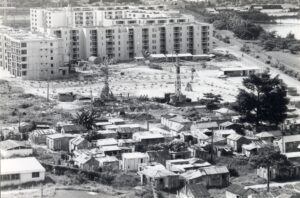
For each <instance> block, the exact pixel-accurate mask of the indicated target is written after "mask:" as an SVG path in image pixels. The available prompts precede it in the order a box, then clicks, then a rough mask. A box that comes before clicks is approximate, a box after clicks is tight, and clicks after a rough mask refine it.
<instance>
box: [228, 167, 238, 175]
mask: <svg viewBox="0 0 300 198" xmlns="http://www.w3.org/2000/svg"><path fill="white" fill-rule="evenodd" d="M229 174H230V176H231V177H238V176H239V172H238V171H237V170H236V169H234V168H229Z"/></svg>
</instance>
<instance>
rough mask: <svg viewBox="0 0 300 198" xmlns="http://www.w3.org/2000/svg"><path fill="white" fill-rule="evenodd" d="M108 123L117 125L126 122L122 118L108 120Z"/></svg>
mask: <svg viewBox="0 0 300 198" xmlns="http://www.w3.org/2000/svg"><path fill="white" fill-rule="evenodd" d="M108 122H110V123H112V124H115V123H124V122H125V121H124V120H123V119H122V118H111V119H108Z"/></svg>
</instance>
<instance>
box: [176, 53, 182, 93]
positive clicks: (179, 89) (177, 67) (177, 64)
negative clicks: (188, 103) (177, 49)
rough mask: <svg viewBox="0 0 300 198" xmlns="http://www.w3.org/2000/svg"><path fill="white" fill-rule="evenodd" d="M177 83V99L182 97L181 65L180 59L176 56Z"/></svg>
mask: <svg viewBox="0 0 300 198" xmlns="http://www.w3.org/2000/svg"><path fill="white" fill-rule="evenodd" d="M175 66H176V81H175V95H176V96H177V97H179V96H181V78H180V65H179V58H178V55H177V54H176V65H175Z"/></svg>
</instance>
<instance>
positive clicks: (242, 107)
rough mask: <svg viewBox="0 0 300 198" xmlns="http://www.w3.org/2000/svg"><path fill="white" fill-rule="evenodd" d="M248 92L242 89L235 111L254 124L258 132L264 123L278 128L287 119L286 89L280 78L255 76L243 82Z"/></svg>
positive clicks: (266, 74)
mask: <svg viewBox="0 0 300 198" xmlns="http://www.w3.org/2000/svg"><path fill="white" fill-rule="evenodd" d="M243 85H244V86H245V88H246V89H247V90H244V89H241V90H240V93H239V94H238V96H237V100H236V106H235V109H236V110H237V111H238V112H239V113H241V114H242V115H243V118H242V120H243V121H246V122H249V123H254V124H255V127H256V131H258V129H259V126H260V125H261V124H262V123H263V122H264V123H266V124H269V125H273V126H278V125H279V124H280V123H282V122H283V121H284V119H285V118H286V117H287V114H286V112H287V104H288V99H287V97H286V87H285V85H283V83H282V81H281V80H280V79H279V78H278V76H276V77H274V78H271V77H270V74H269V73H267V72H265V73H263V74H255V75H254V74H253V75H251V76H249V77H248V78H245V79H244V80H243Z"/></svg>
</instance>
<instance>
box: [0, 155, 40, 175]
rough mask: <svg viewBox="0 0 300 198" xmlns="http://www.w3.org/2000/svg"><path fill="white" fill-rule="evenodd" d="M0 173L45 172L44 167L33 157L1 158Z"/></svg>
mask: <svg viewBox="0 0 300 198" xmlns="http://www.w3.org/2000/svg"><path fill="white" fill-rule="evenodd" d="M0 163H1V169H0V173H1V175H4V174H14V173H32V172H45V168H44V167H43V166H42V165H41V164H40V162H39V161H38V160H37V159H36V158H35V157H24V158H11V159H1V160H0Z"/></svg>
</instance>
